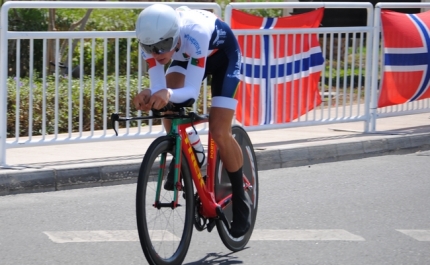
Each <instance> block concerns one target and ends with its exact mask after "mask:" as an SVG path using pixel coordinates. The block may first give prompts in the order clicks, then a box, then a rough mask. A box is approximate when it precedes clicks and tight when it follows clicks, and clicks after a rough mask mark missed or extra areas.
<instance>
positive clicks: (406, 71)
mask: <svg viewBox="0 0 430 265" xmlns="http://www.w3.org/2000/svg"><path fill="white" fill-rule="evenodd" d="M381 22H382V35H383V41H384V47H383V48H384V54H383V60H384V61H383V62H384V63H383V73H382V80H381V89H380V93H379V100H378V107H379V108H381V107H386V106H392V105H396V104H402V103H406V102H410V101H415V100H420V99H424V98H430V89H429V87H430V31H429V28H430V12H429V11H428V12H424V13H419V14H403V13H398V12H394V11H388V10H382V12H381Z"/></svg>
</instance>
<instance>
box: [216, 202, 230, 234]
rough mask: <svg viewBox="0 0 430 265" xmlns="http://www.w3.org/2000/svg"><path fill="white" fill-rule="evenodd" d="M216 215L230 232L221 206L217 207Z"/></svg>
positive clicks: (228, 223)
mask: <svg viewBox="0 0 430 265" xmlns="http://www.w3.org/2000/svg"><path fill="white" fill-rule="evenodd" d="M216 213H217V215H218V217H219V218H220V219H221V220H222V222H223V223H224V225H225V226H226V227H227V229H228V230H229V231H230V229H231V225H230V222H229V221H228V220H227V217H226V216H225V214H224V212H223V210H222V208H221V206H219V205H218V206H217V207H216Z"/></svg>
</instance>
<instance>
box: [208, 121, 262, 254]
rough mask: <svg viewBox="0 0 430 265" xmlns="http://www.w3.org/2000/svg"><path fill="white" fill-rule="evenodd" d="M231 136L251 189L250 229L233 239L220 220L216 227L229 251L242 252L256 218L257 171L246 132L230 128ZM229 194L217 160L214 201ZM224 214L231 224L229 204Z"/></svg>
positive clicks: (223, 174) (239, 128)
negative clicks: (238, 149)
mask: <svg viewBox="0 0 430 265" xmlns="http://www.w3.org/2000/svg"><path fill="white" fill-rule="evenodd" d="M232 134H233V136H234V138H235V139H236V141H237V142H238V144H239V145H240V148H241V149H242V155H243V167H242V170H243V175H244V178H246V179H247V181H248V182H250V184H251V186H252V189H249V190H247V191H246V192H248V195H249V197H250V198H251V201H252V205H251V211H252V212H251V227H250V229H249V231H248V232H247V233H246V234H245V235H244V236H242V237H239V238H234V237H233V236H231V235H230V233H229V232H228V229H227V227H226V226H225V225H224V223H223V222H222V221H221V220H217V222H216V227H217V230H218V234H219V236H220V237H221V240H222V242H223V243H224V245H225V246H226V247H227V248H228V249H230V250H231V251H239V250H242V249H243V248H244V247H245V246H246V244H247V243H248V241H249V239H250V238H251V235H252V231H253V230H254V225H255V220H256V218H257V208H258V169H257V159H256V156H255V152H254V147H253V146H252V142H251V140H250V139H249V136H248V134H247V133H246V131H245V130H244V129H243V128H242V127H240V126H237V125H234V126H233V127H232ZM229 194H231V184H230V179H229V177H228V175H227V172H226V171H225V169H224V167H223V164H222V161H221V160H220V158H219V155H218V158H217V166H216V169H215V199H216V200H217V201H220V200H221V199H222V198H225V197H226V196H227V195H229ZM224 213H225V215H226V217H227V219H228V221H230V222H231V220H232V217H233V213H232V205H231V203H230V204H229V205H227V207H225V208H224Z"/></svg>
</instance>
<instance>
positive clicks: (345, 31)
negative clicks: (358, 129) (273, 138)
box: [225, 2, 373, 131]
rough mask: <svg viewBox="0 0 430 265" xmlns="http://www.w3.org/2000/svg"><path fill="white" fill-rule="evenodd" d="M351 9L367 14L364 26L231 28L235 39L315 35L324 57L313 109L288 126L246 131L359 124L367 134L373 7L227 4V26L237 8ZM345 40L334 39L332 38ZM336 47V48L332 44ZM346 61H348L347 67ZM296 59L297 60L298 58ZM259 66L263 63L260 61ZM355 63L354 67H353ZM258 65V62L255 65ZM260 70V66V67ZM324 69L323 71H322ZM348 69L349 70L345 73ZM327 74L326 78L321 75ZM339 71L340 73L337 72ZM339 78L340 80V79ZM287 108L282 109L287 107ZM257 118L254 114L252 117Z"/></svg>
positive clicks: (338, 4)
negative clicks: (317, 97)
mask: <svg viewBox="0 0 430 265" xmlns="http://www.w3.org/2000/svg"><path fill="white" fill-rule="evenodd" d="M321 7H324V8H326V9H328V8H351V9H364V10H366V11H367V25H366V26H364V27H330V28H329V27H327V28H312V29H282V30H281V29H267V30H263V29H256V30H245V29H242V30H238V29H234V30H233V32H235V34H236V36H244V37H246V36H261V35H268V36H274V35H278V36H282V35H286V34H299V35H300V34H306V33H308V34H318V35H319V37H320V42H321V43H320V44H321V48H322V51H323V54H324V57H325V58H326V60H325V63H324V65H323V71H322V76H321V82H320V87H319V90H320V95H322V96H323V97H324V98H323V102H322V103H321V104H320V105H319V106H318V107H316V108H314V109H312V110H310V111H309V113H306V114H304V115H302V116H301V117H299V118H297V119H295V120H293V121H292V122H289V123H282V124H264V125H259V126H248V127H247V130H262V129H273V128H287V127H298V126H311V125H318V124H329V123H342V122H353V121H363V122H364V131H368V127H367V126H368V124H369V120H370V115H369V99H370V91H371V89H370V80H371V73H372V72H371V60H370V59H371V53H369V52H368V53H366V52H365V50H366V49H367V50H371V47H372V37H373V35H372V34H373V6H372V4H371V3H335V2H312V3H310V2H307V3H300V2H269V3H267V2H260V3H257V2H240V3H230V4H229V5H228V6H227V7H226V10H225V21H226V22H227V23H230V21H231V19H232V17H231V16H232V10H233V9H237V10H241V9H269V8H283V9H284V8H289V9H291V8H306V9H315V8H321ZM341 34H342V35H343V36H345V37H343V38H338V37H335V36H336V35H341ZM336 44H337V45H336ZM348 58H350V60H351V64H352V65H351V66H349V64H350V63H349V62H348ZM299 60H300V59H299ZM254 63H255V62H254ZM260 63H263V62H260ZM355 64H357V66H356V65H355ZM257 65H258V63H257ZM260 67H262V65H260ZM324 68H325V70H326V71H324ZM348 70H350V71H351V73H350V74H348V73H347V72H348ZM325 72H328V74H329V75H328V76H325V75H324V73H325ZM341 72H343V73H341ZM354 72H357V73H358V75H357V76H356V77H358V82H357V83H358V86H357V89H354V87H353V83H354V82H353V81H350V84H348V83H347V79H348V78H349V79H350V80H353V79H354V76H355V75H354ZM341 79H343V80H341ZM289 107H290V106H284V108H289ZM254 115H258V113H256V114H254Z"/></svg>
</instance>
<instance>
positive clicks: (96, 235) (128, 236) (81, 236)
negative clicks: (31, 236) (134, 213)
mask: <svg viewBox="0 0 430 265" xmlns="http://www.w3.org/2000/svg"><path fill="white" fill-rule="evenodd" d="M43 233H44V234H46V235H47V236H48V237H49V239H51V240H52V241H53V242H55V243H82V242H131V241H139V235H138V234H137V231H136V230H105V231H103V230H100V231H45V232H43ZM150 233H151V238H152V239H153V240H154V241H161V240H164V241H179V238H178V237H177V236H175V235H174V234H172V233H170V232H168V231H166V230H153V231H151V232H150Z"/></svg>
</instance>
